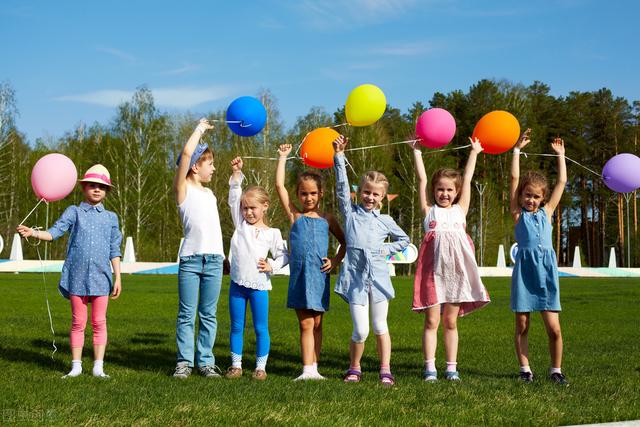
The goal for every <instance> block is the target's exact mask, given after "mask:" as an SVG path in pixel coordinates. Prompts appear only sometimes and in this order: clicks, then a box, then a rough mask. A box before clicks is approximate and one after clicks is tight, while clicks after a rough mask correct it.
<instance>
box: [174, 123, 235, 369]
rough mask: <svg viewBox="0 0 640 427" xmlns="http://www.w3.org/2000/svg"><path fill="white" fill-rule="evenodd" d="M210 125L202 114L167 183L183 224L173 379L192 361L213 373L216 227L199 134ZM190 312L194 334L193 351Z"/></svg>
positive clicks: (218, 268) (218, 274) (218, 267)
mask: <svg viewBox="0 0 640 427" xmlns="http://www.w3.org/2000/svg"><path fill="white" fill-rule="evenodd" d="M212 128H213V126H212V125H210V124H209V122H208V121H207V120H205V119H202V120H200V123H199V124H198V127H197V128H196V129H195V130H194V131H193V134H192V135H191V137H190V138H189V140H188V141H187V143H186V144H185V146H184V147H183V148H182V152H181V154H180V157H179V158H178V169H177V170H176V175H175V178H174V180H173V188H174V192H175V196H176V203H177V204H178V213H179V214H180V219H181V221H182V226H183V228H184V243H183V244H182V248H181V249H180V254H179V255H180V266H179V270H178V320H177V322H176V343H177V347H178V352H177V362H178V363H177V365H176V370H175V372H174V374H173V376H174V377H176V378H187V377H188V376H189V375H191V370H192V369H193V367H194V366H197V367H198V370H199V371H200V374H201V375H203V376H205V377H209V378H211V377H219V376H220V374H218V373H217V372H216V368H215V358H214V356H213V344H214V343H215V340H216V331H217V329H218V321H217V319H216V309H217V307H218V297H219V296H220V286H221V284H222V262H223V260H224V250H223V248H222V232H221V230H220V217H219V216H218V206H217V201H216V196H215V195H214V194H213V192H212V191H211V189H209V188H207V187H205V186H204V185H203V184H206V183H208V182H210V181H211V177H212V176H213V171H215V169H216V168H215V167H214V166H213V152H212V151H211V150H210V149H209V147H208V146H207V144H200V143H199V141H200V138H201V137H202V135H203V134H204V133H205V132H206V131H207V129H212ZM196 312H197V313H198V317H199V324H198V339H197V346H196V348H195V354H194V343H193V341H194V340H193V336H194V333H195V330H194V329H195V321H196Z"/></svg>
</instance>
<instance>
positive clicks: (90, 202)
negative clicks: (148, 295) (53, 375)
mask: <svg viewBox="0 0 640 427" xmlns="http://www.w3.org/2000/svg"><path fill="white" fill-rule="evenodd" d="M80 183H81V184H82V193H83V194H84V202H82V203H80V205H79V206H69V207H68V208H67V209H66V210H65V211H64V212H63V214H62V216H61V217H60V219H58V220H57V221H56V222H55V224H54V225H53V227H51V228H49V229H48V230H47V231H42V230H34V229H32V228H29V227H26V226H24V225H20V226H18V229H17V230H18V232H19V233H20V234H21V235H22V237H34V238H36V239H40V240H46V241H52V240H57V239H58V238H60V237H62V236H63V235H64V234H65V233H66V232H67V231H68V232H69V242H68V247H67V256H66V258H65V261H64V265H63V266H62V275H61V276H60V284H59V285H58V290H59V291H60V293H61V294H62V296H64V297H65V298H67V299H68V300H69V301H70V302H71V333H70V337H69V343H70V345H71V356H72V360H71V371H69V373H68V374H67V375H65V376H64V377H63V378H70V377H77V376H79V375H80V374H82V348H83V347H84V330H85V327H86V324H87V306H88V305H89V304H91V325H92V327H93V356H94V362H93V375H94V376H96V377H101V378H109V376H108V375H107V374H105V373H104V354H105V351H106V348H107V306H108V303H109V295H111V298H112V299H116V298H118V296H120V290H121V284H120V257H121V255H122V254H121V252H120V244H121V243H122V234H121V233H120V228H119V226H118V216H117V215H116V214H115V213H114V212H111V211H108V210H106V209H105V208H104V205H103V204H102V201H103V200H104V198H105V197H106V196H107V193H108V192H109V191H110V190H111V188H112V187H113V185H112V184H111V178H110V175H109V171H108V170H107V168H105V167H104V166H102V165H95V166H92V167H91V168H89V170H88V171H87V172H86V173H85V175H84V177H83V178H82V179H81V180H80ZM112 269H113V275H115V280H112Z"/></svg>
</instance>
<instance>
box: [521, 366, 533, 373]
mask: <svg viewBox="0 0 640 427" xmlns="http://www.w3.org/2000/svg"><path fill="white" fill-rule="evenodd" d="M520 372H531V367H530V366H529V365H526V366H520Z"/></svg>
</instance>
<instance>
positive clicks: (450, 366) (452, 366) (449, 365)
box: [447, 362, 458, 372]
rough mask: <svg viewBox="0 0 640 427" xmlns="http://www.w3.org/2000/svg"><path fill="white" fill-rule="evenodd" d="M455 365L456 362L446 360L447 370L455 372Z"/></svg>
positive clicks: (456, 364)
mask: <svg viewBox="0 0 640 427" xmlns="http://www.w3.org/2000/svg"><path fill="white" fill-rule="evenodd" d="M456 366H458V363H457V362H447V372H455V371H456Z"/></svg>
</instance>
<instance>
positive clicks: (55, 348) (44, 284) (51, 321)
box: [33, 227, 58, 360]
mask: <svg viewBox="0 0 640 427" xmlns="http://www.w3.org/2000/svg"><path fill="white" fill-rule="evenodd" d="M37 228H40V227H37ZM40 241H41V240H38V242H40ZM33 246H35V247H36V253H37V254H38V259H39V260H40V268H41V270H42V290H43V291H44V300H45V301H46V302H47V314H48V315H49V328H50V329H51V335H52V336H53V338H52V339H51V346H52V347H53V351H52V352H51V360H55V359H54V358H53V355H54V354H56V351H58V347H56V331H55V330H54V329H53V318H52V317H51V306H50V305H49V295H48V294H47V282H46V279H45V276H44V262H42V257H41V256H40V249H39V248H38V245H33Z"/></svg>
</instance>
